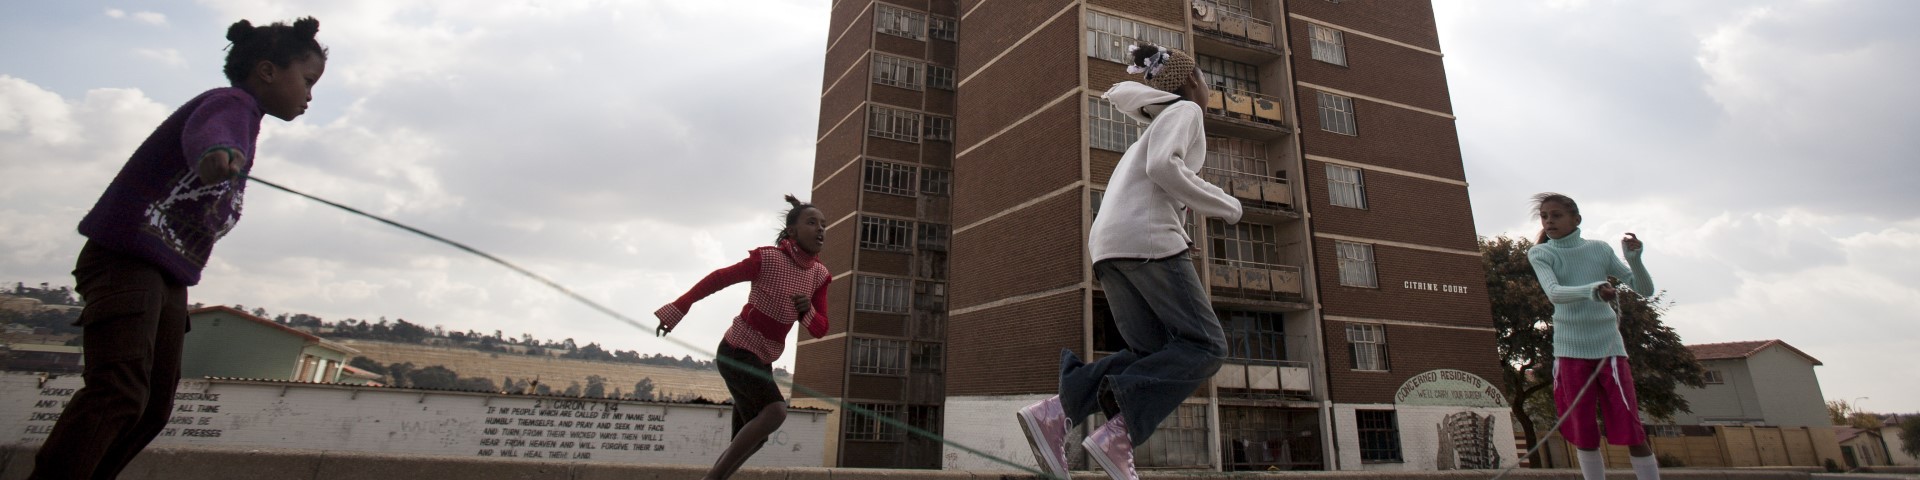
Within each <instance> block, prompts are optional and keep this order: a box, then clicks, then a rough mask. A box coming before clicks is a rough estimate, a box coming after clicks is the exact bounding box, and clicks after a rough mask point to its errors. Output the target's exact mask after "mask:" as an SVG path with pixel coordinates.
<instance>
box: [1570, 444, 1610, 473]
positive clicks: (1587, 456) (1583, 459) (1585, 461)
mask: <svg viewBox="0 0 1920 480" xmlns="http://www.w3.org/2000/svg"><path fill="white" fill-rule="evenodd" d="M1574 451H1575V452H1578V453H1577V454H1576V455H1577V456H1578V457H1579V458H1580V476H1581V477H1582V478H1585V479H1587V480H1607V459H1606V457H1602V456H1600V451H1599V450H1580V449H1574Z"/></svg>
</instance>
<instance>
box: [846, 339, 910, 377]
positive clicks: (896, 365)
mask: <svg viewBox="0 0 1920 480" xmlns="http://www.w3.org/2000/svg"><path fill="white" fill-rule="evenodd" d="M906 358H907V342H906V341H904V340H888V339H882V338H854V339H853V358H852V359H850V360H848V362H847V364H848V365H849V366H848V367H847V369H848V371H850V372H853V373H865V374H871V375H905V374H906V373H907V362H906Z"/></svg>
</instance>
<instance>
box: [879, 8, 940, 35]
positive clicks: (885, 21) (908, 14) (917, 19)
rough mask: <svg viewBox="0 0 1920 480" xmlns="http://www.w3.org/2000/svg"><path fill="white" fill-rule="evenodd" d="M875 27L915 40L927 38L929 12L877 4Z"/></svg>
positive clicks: (886, 32) (881, 31) (880, 30)
mask: <svg viewBox="0 0 1920 480" xmlns="http://www.w3.org/2000/svg"><path fill="white" fill-rule="evenodd" d="M875 11H876V12H877V15H875V16H874V17H873V28H874V30H876V31H879V32H880V33H885V34H889V35H898V36H902V37H907V38H911V39H914V40H924V39H926V38H927V14H925V13H920V12H916V11H913V10H907V9H904V8H900V7H895V6H892V5H886V4H880V5H875Z"/></svg>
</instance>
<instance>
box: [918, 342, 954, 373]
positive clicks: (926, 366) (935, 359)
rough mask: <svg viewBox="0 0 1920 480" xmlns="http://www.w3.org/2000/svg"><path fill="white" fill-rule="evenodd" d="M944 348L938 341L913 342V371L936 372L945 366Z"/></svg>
mask: <svg viewBox="0 0 1920 480" xmlns="http://www.w3.org/2000/svg"><path fill="white" fill-rule="evenodd" d="M945 353H946V352H945V349H944V348H942V347H941V346H940V344H938V343H928V342H914V344H913V355H912V359H913V371H915V372H938V371H940V370H941V369H942V368H944V367H945V366H946V363H944V362H945V360H944V359H945Z"/></svg>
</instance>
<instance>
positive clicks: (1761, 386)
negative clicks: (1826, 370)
mask: <svg viewBox="0 0 1920 480" xmlns="http://www.w3.org/2000/svg"><path fill="white" fill-rule="evenodd" d="M1747 369H1748V370H1749V371H1751V372H1752V373H1753V386H1754V390H1755V393H1757V394H1758V396H1759V402H1760V411H1761V412H1762V413H1764V414H1765V415H1766V419H1767V424H1769V425H1778V426H1782V427H1825V426H1830V425H1829V424H1830V423H1831V420H1830V419H1828V418H1827V400H1826V397H1825V396H1823V395H1821V394H1820V378H1819V377H1818V376H1815V375H1814V373H1813V362H1811V361H1808V360H1807V357H1802V356H1800V355H1799V354H1796V353H1793V351H1791V350H1788V349H1787V348H1786V347H1782V346H1779V345H1775V346H1771V347H1767V348H1766V349H1763V350H1760V353H1756V354H1754V355H1753V356H1752V357H1748V358H1747Z"/></svg>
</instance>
